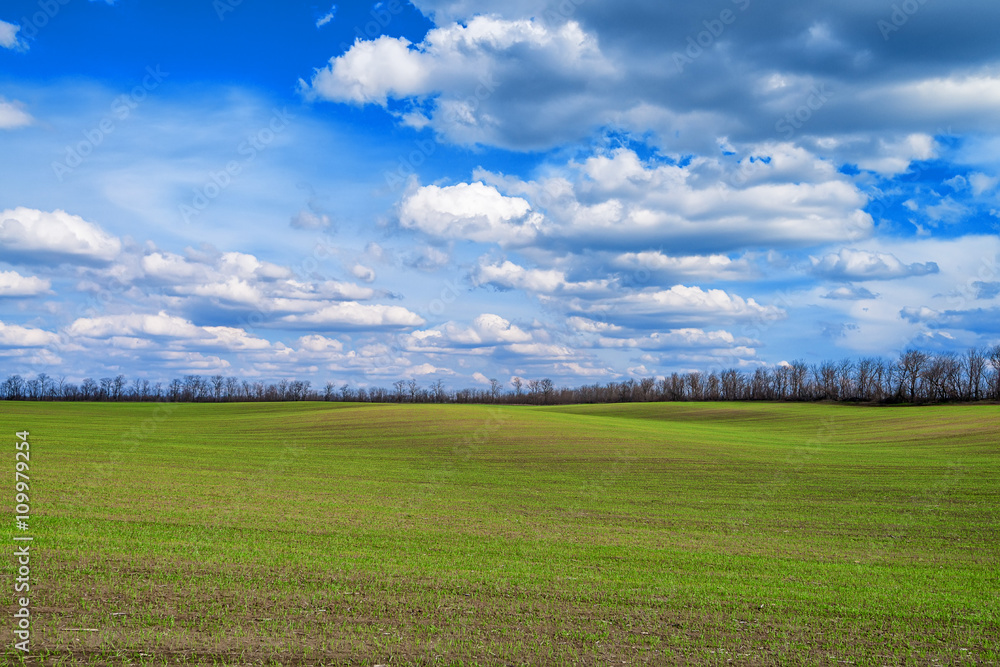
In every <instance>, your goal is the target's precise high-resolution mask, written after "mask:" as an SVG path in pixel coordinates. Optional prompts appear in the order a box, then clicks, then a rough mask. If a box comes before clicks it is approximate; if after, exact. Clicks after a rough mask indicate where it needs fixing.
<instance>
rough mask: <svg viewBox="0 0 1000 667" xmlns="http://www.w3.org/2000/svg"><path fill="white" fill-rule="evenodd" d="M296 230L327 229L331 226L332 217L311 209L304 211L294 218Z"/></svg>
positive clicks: (292, 221) (293, 225)
mask: <svg viewBox="0 0 1000 667" xmlns="http://www.w3.org/2000/svg"><path fill="white" fill-rule="evenodd" d="M290 224H291V225H292V227H294V228H295V229H326V228H327V227H329V226H330V224H331V223H330V216H329V215H327V214H325V213H319V212H316V211H312V210H309V209H302V210H301V211H299V212H298V213H296V214H295V215H294V216H292V220H291V223H290Z"/></svg>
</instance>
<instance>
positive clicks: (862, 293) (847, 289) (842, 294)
mask: <svg viewBox="0 0 1000 667" xmlns="http://www.w3.org/2000/svg"><path fill="white" fill-rule="evenodd" d="M823 298H824V299H834V300H838V301H860V300H862V299H877V298H878V294H874V293H872V292H871V291H870V290H868V289H866V288H864V287H860V286H858V285H844V286H841V287H838V288H836V289H833V290H830V291H829V292H827V293H826V294H824V295H823Z"/></svg>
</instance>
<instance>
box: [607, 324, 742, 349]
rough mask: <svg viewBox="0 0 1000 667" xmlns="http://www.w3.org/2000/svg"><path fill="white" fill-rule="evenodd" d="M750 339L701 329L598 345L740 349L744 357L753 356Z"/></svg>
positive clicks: (610, 346) (614, 339)
mask: <svg viewBox="0 0 1000 667" xmlns="http://www.w3.org/2000/svg"><path fill="white" fill-rule="evenodd" d="M753 343H754V341H751V340H749V339H743V338H741V339H737V338H736V337H735V336H733V334H732V333H730V332H728V331H725V330H721V329H720V330H716V331H705V330H704V329H699V328H693V327H689V328H684V329H673V330H671V331H665V332H655V333H651V334H649V335H648V336H641V337H637V338H619V337H613V338H612V337H602V338H601V339H600V340H599V341H598V345H600V346H601V347H606V348H637V349H641V350H671V349H678V348H711V349H722V350H735V349H738V350H739V351H740V353H741V354H742V355H746V356H752V355H753V354H754V351H753V350H752V349H750V348H748V347H746V346H747V345H751V344H753Z"/></svg>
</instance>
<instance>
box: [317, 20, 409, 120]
mask: <svg viewBox="0 0 1000 667" xmlns="http://www.w3.org/2000/svg"><path fill="white" fill-rule="evenodd" d="M427 79H428V71H427V64H426V63H425V57H424V56H423V55H422V54H421V53H420V52H419V51H416V50H413V49H410V41H409V40H407V39H406V38H404V37H400V38H395V37H388V36H382V37H379V38H378V39H375V40H373V41H361V40H360V39H359V40H358V41H356V42H355V43H354V46H352V47H351V48H350V50H349V51H348V52H347V53H345V54H344V55H342V56H338V57H336V58H332V59H331V60H330V65H329V66H328V67H326V68H324V69H322V70H319V71H317V72H316V73H315V74H314V75H313V78H312V81H311V83H309V84H305V85H306V87H307V89H308V90H310V91H311V92H312V93H314V94H316V95H319V96H320V97H323V98H325V99H328V100H333V101H337V102H355V103H358V104H368V103H375V104H382V105H385V104H386V101H387V99H388V98H389V97H396V98H399V97H409V96H411V95H422V94H425V93H427V92H429V91H428V89H427ZM303 83H304V82H303Z"/></svg>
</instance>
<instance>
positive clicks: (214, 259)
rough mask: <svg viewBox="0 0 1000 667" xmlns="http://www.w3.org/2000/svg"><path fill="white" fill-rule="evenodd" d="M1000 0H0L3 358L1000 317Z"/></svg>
mask: <svg viewBox="0 0 1000 667" xmlns="http://www.w3.org/2000/svg"><path fill="white" fill-rule="evenodd" d="M997 26H1000V3H996V2H992V1H988V0H979V1H972V0H951V1H950V2H942V1H941V0H902V1H900V0H875V1H873V0H837V1H836V2H834V1H831V0H805V1H803V0H795V1H794V2H792V1H790V0H772V1H770V2H766V3H765V2H762V1H761V0H715V1H710V2H668V1H665V0H616V1H615V2H611V1H610V0H559V1H555V0H553V1H551V2H545V1H538V0H506V1H505V2H498V1H495V0H414V1H413V2H404V1H403V0H386V1H383V2H378V3H375V4H371V3H369V2H338V3H337V4H335V5H328V4H315V3H304V2H298V1H282V2H277V1H268V0H176V1H174V2H169V3H166V2H153V1H152V0H5V2H3V4H2V5H0V375H4V376H6V375H8V374H13V373H19V374H22V375H24V376H30V375H35V374H37V373H46V374H48V375H50V376H53V377H56V378H62V377H65V378H67V380H69V381H74V382H79V381H80V380H82V379H83V378H84V377H93V378H100V377H105V376H113V375H117V374H124V375H126V376H127V377H129V378H146V379H149V380H151V381H160V380H163V381H166V380H169V379H171V378H175V377H182V376H184V375H188V374H200V375H203V376H208V375H215V374H222V375H227V376H237V377H241V378H247V379H251V380H265V381H277V380H281V379H299V380H309V381H311V382H313V383H314V385H317V386H318V385H321V384H324V383H326V382H328V381H332V382H334V383H335V384H336V385H338V386H339V385H340V384H343V383H348V384H350V385H352V386H355V387H371V386H383V387H386V386H390V385H391V383H392V382H393V381H395V380H398V379H410V378H415V379H417V380H418V382H420V383H421V384H422V385H424V386H428V385H429V384H431V383H433V382H435V381H437V380H442V381H443V382H444V383H445V385H446V386H448V387H452V388H458V387H477V386H488V384H489V380H490V379H491V378H496V379H498V380H500V381H501V382H502V383H504V384H505V385H506V386H509V384H507V383H509V381H510V380H511V379H512V378H513V377H514V376H519V377H522V378H526V379H540V378H543V377H547V378H551V379H552V380H553V381H554V382H555V383H556V384H557V385H559V386H576V385H581V384H594V383H602V384H603V383H607V382H611V381H616V382H617V381H623V380H627V379H629V378H640V377H661V376H664V375H669V374H670V373H673V372H687V371H692V370H699V371H704V372H709V371H713V370H714V371H719V370H723V369H728V368H736V369H741V370H744V371H752V370H754V369H755V368H758V367H762V366H763V367H773V366H775V365H778V364H783V363H789V362H793V361H800V360H801V361H804V362H806V363H809V364H813V363H819V362H822V361H824V360H836V359H842V358H859V357H863V356H885V357H888V358H893V357H895V356H897V355H898V354H899V353H900V352H901V351H902V350H905V349H907V348H909V347H916V348H920V349H923V350H927V351H931V352H952V351H954V352H962V351H964V350H966V349H968V348H969V347H972V346H985V345H994V344H997V343H998V342H1000V267H998V263H1000V237H998V231H1000V187H998V186H1000V168H998V167H1000V42H998V41H997V38H996V29H997Z"/></svg>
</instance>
